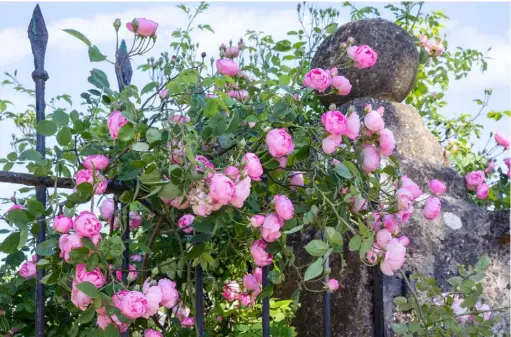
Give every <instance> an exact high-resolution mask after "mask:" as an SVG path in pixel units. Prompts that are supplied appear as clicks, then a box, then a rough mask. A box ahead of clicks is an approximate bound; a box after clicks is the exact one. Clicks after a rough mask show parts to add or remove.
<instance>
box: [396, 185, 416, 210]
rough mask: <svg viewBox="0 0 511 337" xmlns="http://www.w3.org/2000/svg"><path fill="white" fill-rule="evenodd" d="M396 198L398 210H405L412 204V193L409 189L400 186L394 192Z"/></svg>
mask: <svg viewBox="0 0 511 337" xmlns="http://www.w3.org/2000/svg"><path fill="white" fill-rule="evenodd" d="M396 198H397V203H398V208H399V211H401V212H404V211H407V210H408V209H409V208H410V207H411V206H413V201H414V198H413V195H412V192H410V190H409V189H407V188H404V187H401V188H400V189H398V190H397V192H396Z"/></svg>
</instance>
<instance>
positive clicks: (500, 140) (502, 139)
mask: <svg viewBox="0 0 511 337" xmlns="http://www.w3.org/2000/svg"><path fill="white" fill-rule="evenodd" d="M495 141H496V142H497V144H499V145H501V146H503V147H504V148H506V149H509V145H510V144H511V142H510V141H509V139H508V138H507V137H506V136H504V135H503V134H501V133H498V132H497V133H496V134H495Z"/></svg>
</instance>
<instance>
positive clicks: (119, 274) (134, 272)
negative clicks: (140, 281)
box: [115, 264, 138, 282]
mask: <svg viewBox="0 0 511 337" xmlns="http://www.w3.org/2000/svg"><path fill="white" fill-rule="evenodd" d="M129 270H130V271H129V272H128V282H133V281H135V280H136V279H137V277H138V271H137V267H135V266H134V265H132V264H130V266H129ZM115 276H116V277H117V279H118V280H119V281H122V270H117V271H116V272H115Z"/></svg>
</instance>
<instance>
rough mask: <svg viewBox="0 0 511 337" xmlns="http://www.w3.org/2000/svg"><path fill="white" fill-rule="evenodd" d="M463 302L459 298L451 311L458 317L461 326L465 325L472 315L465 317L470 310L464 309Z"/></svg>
mask: <svg viewBox="0 0 511 337" xmlns="http://www.w3.org/2000/svg"><path fill="white" fill-rule="evenodd" d="M462 304H463V300H462V299H460V298H457V299H455V300H454V302H453V303H452V305H451V309H452V311H453V312H454V314H455V315H456V321H458V323H461V324H465V323H466V322H467V321H468V320H469V319H470V315H463V314H464V313H466V312H468V311H469V310H468V308H466V307H463V306H462Z"/></svg>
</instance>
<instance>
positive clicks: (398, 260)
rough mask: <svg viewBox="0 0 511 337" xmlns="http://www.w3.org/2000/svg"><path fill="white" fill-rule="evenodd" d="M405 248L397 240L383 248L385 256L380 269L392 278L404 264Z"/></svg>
mask: <svg viewBox="0 0 511 337" xmlns="http://www.w3.org/2000/svg"><path fill="white" fill-rule="evenodd" d="M405 255H406V248H405V247H404V246H403V245H402V244H401V242H399V240H398V239H392V240H390V241H389V242H388V243H387V246H386V247H385V256H384V257H383V261H382V262H381V265H380V269H381V271H382V272H383V273H384V274H385V275H387V276H392V275H394V272H395V271H396V270H398V269H399V268H401V267H402V266H403V264H404V263H405Z"/></svg>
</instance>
